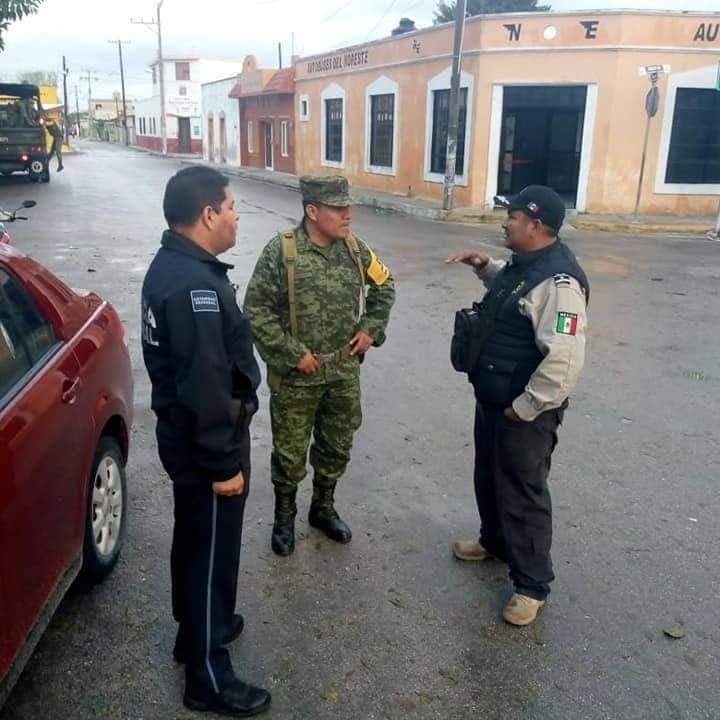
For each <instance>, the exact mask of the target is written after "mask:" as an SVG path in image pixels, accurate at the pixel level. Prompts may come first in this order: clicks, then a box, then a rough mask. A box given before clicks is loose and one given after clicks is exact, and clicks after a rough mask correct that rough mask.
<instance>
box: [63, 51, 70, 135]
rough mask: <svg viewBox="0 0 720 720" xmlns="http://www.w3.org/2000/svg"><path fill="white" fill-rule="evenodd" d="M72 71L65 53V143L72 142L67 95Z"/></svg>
mask: <svg viewBox="0 0 720 720" xmlns="http://www.w3.org/2000/svg"><path fill="white" fill-rule="evenodd" d="M69 72H70V70H69V68H68V66H67V62H66V61H65V56H64V55H63V101H64V103H65V144H66V145H67V144H69V143H70V129H69V128H68V97H67V76H68V73H69Z"/></svg>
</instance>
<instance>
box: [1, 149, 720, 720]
mask: <svg viewBox="0 0 720 720" xmlns="http://www.w3.org/2000/svg"><path fill="white" fill-rule="evenodd" d="M81 147H82V153H80V154H77V155H73V156H69V157H68V158H67V161H66V170H65V172H64V173H62V174H54V175H53V178H52V182H51V183H50V184H49V185H32V184H26V183H25V182H24V181H23V179H22V178H20V177H14V178H11V179H6V178H0V204H1V205H4V206H12V205H13V203H16V204H19V202H20V201H21V200H23V199H26V198H31V199H35V200H37V202H38V206H37V207H36V208H34V209H33V210H31V211H29V214H30V215H31V218H32V219H31V221H30V222H28V223H26V224H20V223H16V224H15V225H14V226H11V231H12V233H13V235H14V238H15V244H16V245H17V246H18V247H20V248H21V249H23V250H24V251H26V252H27V253H28V254H30V255H32V256H33V257H35V258H36V259H38V260H40V261H41V262H43V263H44V264H45V265H47V266H48V267H49V268H50V269H51V270H52V271H53V272H55V273H56V274H57V275H59V276H60V277H61V278H63V279H64V280H66V281H67V282H68V283H69V284H70V285H72V286H74V287H81V288H91V289H95V290H97V291H99V292H100V293H101V294H102V295H103V296H104V297H105V298H107V299H108V300H110V301H111V302H112V303H113V305H114V306H115V307H116V308H117V309H118V311H119V313H120V314H121V316H122V318H123V320H124V321H125V323H126V325H127V331H128V335H129V342H130V351H131V355H132V359H133V363H134V370H135V423H134V427H133V431H132V446H131V454H130V461H129V465H128V468H127V472H128V488H129V507H128V511H129V526H128V534H127V539H126V545H125V548H124V550H123V554H122V557H121V560H120V563H119V565H118V567H117V569H116V571H115V572H114V573H113V575H112V576H111V577H110V578H108V579H107V580H106V582H105V583H104V584H102V585H101V586H98V587H95V588H87V587H84V586H81V585H77V586H75V587H74V588H73V589H72V590H71V591H70V593H69V594H68V595H67V596H66V598H65V600H64V601H63V603H62V604H61V606H60V608H59V610H58V612H57V613H56V615H55V617H54V619H53V620H52V622H51V624H50V626H49V628H48V629H47V631H46V633H45V635H44V637H43V639H42V640H41V642H40V644H39V646H38V648H37V650H36V652H35V653H34V655H33V657H32V659H31V661H30V662H29V664H28V665H27V667H26V669H25V672H24V673H23V675H22V677H21V679H20V681H19V683H18V685H17V686H16V688H15V690H14V692H13V693H12V695H11V697H10V699H9V700H8V702H7V704H6V705H5V707H4V709H3V710H2V711H0V720H37V718H44V717H56V718H64V719H67V720H89V719H91V718H92V719H95V718H99V719H103V720H104V719H106V718H107V719H108V720H110V719H115V718H127V719H128V720H150V719H153V720H155V719H157V720H166V719H168V718H172V719H176V718H177V719H180V718H182V719H185V718H188V719H189V718H192V717H196V715H195V714H193V713H190V712H189V711H187V710H185V709H184V708H183V706H182V703H181V696H182V688H183V673H182V671H181V669H180V668H179V667H178V666H177V665H175V664H174V663H173V662H172V659H171V650H172V643H173V639H174V632H175V626H174V623H173V621H172V618H171V615H170V611H169V605H170V593H169V549H170V536H171V527H172V495H171V488H170V484H169V481H168V479H167V477H166V476H165V475H164V473H163V471H162V468H161V467H160V464H159V461H158V458H157V455H156V451H155V443H154V422H153V417H152V414H151V412H150V410H149V386H148V381H147V377H146V374H145V370H144V367H143V365H142V360H141V356H140V343H139V292H140V286H141V283H142V278H143V274H144V271H145V269H146V268H147V265H148V263H149V261H150V259H151V257H152V255H153V253H154V251H155V249H156V248H157V245H158V241H159V237H160V234H161V232H162V229H163V221H162V213H161V197H162V192H163V188H164V184H165V182H166V181H167V179H168V178H169V176H170V175H171V174H172V173H173V172H174V171H175V170H176V169H177V168H178V167H179V162H178V161H176V160H168V159H162V158H158V157H154V156H150V155H146V154H142V153H139V152H137V151H132V150H126V149H124V148H118V147H114V146H109V145H106V144H99V143H95V144H83V145H82V146H81ZM232 190H233V192H234V194H235V196H236V198H237V200H238V205H239V210H240V226H239V233H238V243H237V246H236V248H235V249H234V250H232V251H231V252H230V253H228V254H227V256H226V259H227V260H228V261H229V262H233V263H235V270H234V271H233V273H232V279H233V281H234V282H237V283H239V284H240V286H241V288H242V287H243V286H244V285H245V283H246V282H247V279H248V277H249V275H250V273H251V271H252V268H253V265H254V261H255V259H256V258H257V256H258V254H259V252H260V250H261V248H262V247H263V245H264V243H265V242H266V241H267V240H269V239H270V237H271V236H272V234H273V233H274V232H275V231H276V230H278V229H283V228H285V227H288V226H289V225H290V224H291V223H292V222H293V221H294V220H296V219H297V218H298V216H299V213H300V207H299V196H298V195H297V194H295V193H293V192H291V191H288V190H284V189H280V188H277V187H274V186H270V185H265V184H260V183H256V182H253V181H249V180H233V182H232ZM354 225H355V229H356V231H357V233H358V234H359V235H360V236H361V237H363V238H364V239H366V240H367V241H368V242H369V243H370V244H371V245H372V246H373V247H374V249H375V250H376V251H377V253H378V255H379V256H380V257H381V259H382V260H383V261H384V262H385V263H386V264H387V265H388V266H389V267H390V268H391V269H392V271H393V273H394V275H395V278H396V282H397V289H398V301H397V304H396V307H395V310H394V314H393V318H392V321H391V324H390V327H389V331H388V341H387V343H386V345H385V346H384V347H382V348H380V349H377V350H373V351H371V353H370V354H369V356H368V359H367V362H366V363H365V365H364V368H363V410H364V423H363V427H362V429H361V430H360V432H359V433H358V435H357V438H356V444H355V448H354V452H353V461H352V463H351V465H350V467H349V469H348V472H347V474H346V476H345V477H344V478H343V480H342V481H341V485H340V486H339V489H338V496H337V501H338V508H339V510H340V512H341V514H342V515H343V517H344V518H345V519H346V520H347V521H348V523H349V524H350V526H351V527H352V528H353V531H354V539H353V542H352V543H351V544H350V545H347V546H338V545H335V544H333V543H332V542H330V541H329V540H327V539H326V538H324V536H322V535H321V534H319V533H318V532H317V531H316V530H314V529H311V528H310V527H309V526H308V525H307V522H306V511H307V507H308V505H309V497H310V490H311V487H310V486H311V483H310V482H309V478H308V479H307V480H306V481H305V483H304V484H303V487H302V488H301V493H300V499H299V506H300V513H299V522H298V527H297V530H298V533H299V537H298V544H297V550H296V552H295V554H294V555H293V556H292V557H290V558H285V559H282V558H277V557H275V556H274V555H273V553H272V551H271V550H270V543H269V539H270V529H271V525H272V492H271V487H270V481H269V453H270V442H271V439H270V431H269V418H268V413H267V397H268V394H267V389H266V387H263V389H262V394H261V410H260V413H259V414H258V416H257V420H256V422H255V423H254V425H253V429H252V435H253V439H254V448H253V462H254V468H253V478H252V491H251V495H250V500H249V502H248V508H247V513H246V518H245V530H244V540H243V542H244V544H243V555H242V560H241V573H240V578H241V580H240V588H239V593H238V608H239V609H240V610H241V611H242V612H243V614H244V615H245V620H246V630H245V632H244V633H243V635H242V637H241V639H240V640H238V641H237V642H236V643H235V644H234V645H233V646H232V656H233V662H234V665H235V668H236V670H237V672H238V674H239V675H241V676H242V677H243V678H245V679H247V680H250V681H252V682H254V683H257V684H261V685H264V686H266V687H268V688H269V689H270V690H271V691H272V693H273V708H272V710H271V712H270V714H269V715H268V717H270V718H273V719H277V720H280V719H282V720H285V719H290V718H293V719H295V718H297V719H301V718H302V719H308V720H310V719H312V720H325V719H328V720H330V719H332V720H374V719H376V718H377V719H388V720H400V719H401V718H417V719H418V720H419V719H422V720H430V719H435V718H437V719H438V720H455V719H457V720H460V719H463V720H465V719H468V720H470V719H471V718H472V719H476V718H487V719H490V720H495V719H497V720H514V719H516V718H517V719H520V718H523V719H526V718H527V719H532V720H585V719H587V720H605V719H607V720H644V719H646V718H653V719H654V720H681V719H683V720H685V719H687V720H690V719H692V720H700V719H710V718H713V719H716V718H720V650H719V648H720V599H719V598H720V538H719V528H720V523H719V522H718V517H719V516H720V493H719V492H718V489H719V486H720V440H719V432H718V417H719V416H720V397H719V393H718V391H719V390H720V363H719V362H718V358H719V357H720V339H719V338H718V319H717V316H718V310H720V299H719V297H718V291H719V287H720V243H713V242H710V241H707V240H705V239H701V238H697V237H682V236H654V237H628V236H622V235H614V234H605V233H584V232H568V233H567V234H566V236H565V239H566V241H567V242H568V243H569V244H570V246H571V247H572V248H573V249H574V250H575V252H576V253H577V254H578V256H579V258H580V260H581V262H582V264H583V265H584V267H585V269H586V271H587V272H588V275H589V276H590V281H591V286H592V299H591V305H590V311H589V322H590V326H589V327H590V330H589V339H588V361H587V364H586V367H585V370H584V372H583V375H582V377H581V380H580V383H579V385H578V387H577V389H576V391H575V392H574V393H573V397H572V400H571V403H572V404H571V408H570V410H569V411H568V412H567V413H566V417H565V423H564V425H563V427H562V429H561V435H560V443H559V446H558V449H557V451H556V453H555V455H554V464H553V472H552V477H551V489H552V494H553V502H554V520H555V533H554V546H553V558H554V563H555V573H556V576H557V580H556V582H555V583H554V585H553V592H552V595H551V597H550V600H549V602H548V605H547V607H546V609H545V610H544V612H543V613H542V614H541V616H540V618H539V619H538V621H537V622H536V623H535V624H534V625H533V626H531V627H529V628H525V629H517V628H511V627H509V626H507V625H505V624H504V623H503V621H502V619H501V618H500V611H501V609H502V607H503V605H504V603H505V602H506V600H507V598H508V597H509V594H510V592H511V587H510V585H509V583H508V581H507V573H506V568H505V567H504V566H503V565H501V564H500V563H496V562H489V563H485V564H481V565H472V564H467V565H463V564H461V563H458V562H456V561H454V560H453V558H452V555H451V544H452V541H453V540H455V539H459V538H473V537H475V536H476V535H477V531H478V518H477V511H476V509H475V504H474V497H473V493H472V483H471V464H472V427H471V420H472V411H473V400H472V394H471V388H470V386H469V385H468V384H467V383H466V382H465V380H464V379H463V376H461V375H459V374H457V373H455V372H454V371H453V370H452V368H451V366H450V364H449V341H450V333H451V328H452V318H453V312H454V310H455V308H457V307H459V306H462V305H467V304H468V303H470V302H471V301H472V300H473V299H476V298H477V296H478V295H479V294H480V288H479V284H478V282H477V281H476V280H475V278H474V276H473V275H472V273H471V272H470V271H469V270H468V269H467V268H464V267H458V266H445V265H444V264H443V262H442V259H443V258H444V257H445V255H446V254H447V253H448V252H450V251H451V250H455V249H460V248H464V247H479V248H482V249H484V250H490V251H492V252H493V253H495V254H496V255H498V256H505V255H506V254H507V253H506V251H505V250H504V249H503V248H502V247H501V238H500V232H499V229H497V228H493V227H486V226H483V227H468V226H460V225H447V224H440V223H433V222H424V221H418V220H414V219H410V218H405V217H399V216H392V215H384V214H381V213H377V212H375V211H372V210H369V209H366V208H356V209H354ZM678 623H680V624H681V625H682V626H683V628H684V631H685V636H684V637H683V638H682V639H679V640H672V639H670V638H668V637H666V636H665V635H664V634H663V630H664V629H665V628H667V627H669V626H671V625H675V624H678ZM197 717H199V716H197Z"/></svg>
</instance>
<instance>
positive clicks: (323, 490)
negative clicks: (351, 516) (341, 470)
mask: <svg viewBox="0 0 720 720" xmlns="http://www.w3.org/2000/svg"><path fill="white" fill-rule="evenodd" d="M334 495H335V488H334V487H333V486H329V485H319V484H318V482H317V479H316V480H315V482H314V483H313V498H312V503H311V504H310V513H309V514H308V522H309V523H310V525H312V526H313V527H314V528H317V529H318V530H322V531H323V532H324V533H325V534H326V535H327V536H328V537H329V538H330V539H331V540H334V541H335V542H339V543H343V544H346V543H349V542H350V541H351V540H352V532H351V531H350V528H349V527H348V526H347V525H346V524H345V523H344V522H343V521H342V520H341V519H340V516H339V515H338V514H337V512H336V511H335V507H334Z"/></svg>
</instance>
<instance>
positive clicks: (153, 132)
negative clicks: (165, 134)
mask: <svg viewBox="0 0 720 720" xmlns="http://www.w3.org/2000/svg"><path fill="white" fill-rule="evenodd" d="M152 134H153V135H157V118H153V119H152Z"/></svg>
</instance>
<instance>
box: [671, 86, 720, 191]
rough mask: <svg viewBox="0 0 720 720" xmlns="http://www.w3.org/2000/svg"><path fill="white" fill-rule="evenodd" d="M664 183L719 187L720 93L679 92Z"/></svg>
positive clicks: (700, 91) (692, 89) (710, 90)
mask: <svg viewBox="0 0 720 720" xmlns="http://www.w3.org/2000/svg"><path fill="white" fill-rule="evenodd" d="M665 182H666V183H681V184H688V185H710V184H715V183H720V92H718V91H717V90H714V89H711V88H678V89H677V94H676V96H675V113H674V115H673V125H672V134H671V135H670V151H669V153H668V162H667V170H666V171H665Z"/></svg>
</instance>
